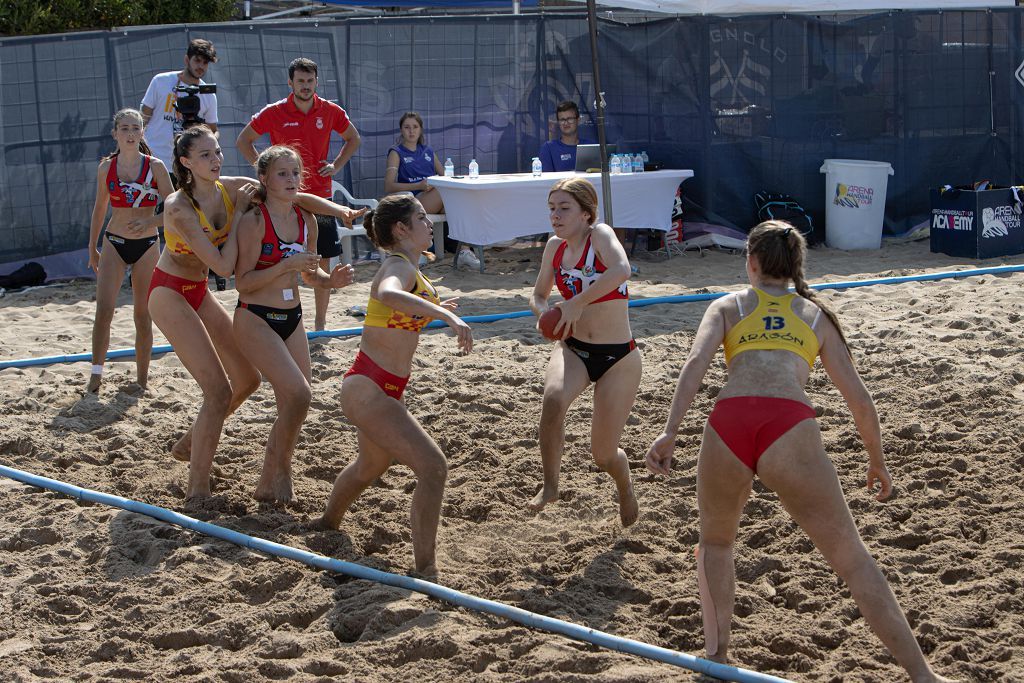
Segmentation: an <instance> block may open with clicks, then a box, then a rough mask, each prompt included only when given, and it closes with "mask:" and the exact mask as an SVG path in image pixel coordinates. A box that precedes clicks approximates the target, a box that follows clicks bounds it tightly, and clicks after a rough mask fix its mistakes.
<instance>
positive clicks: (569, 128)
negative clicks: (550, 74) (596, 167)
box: [538, 100, 594, 173]
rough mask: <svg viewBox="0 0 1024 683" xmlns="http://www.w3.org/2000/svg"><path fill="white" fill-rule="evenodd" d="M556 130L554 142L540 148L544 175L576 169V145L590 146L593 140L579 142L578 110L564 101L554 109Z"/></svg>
mask: <svg viewBox="0 0 1024 683" xmlns="http://www.w3.org/2000/svg"><path fill="white" fill-rule="evenodd" d="M555 118H556V119H557V120H558V130H559V132H560V133H561V135H560V137H559V138H558V139H556V140H548V141H547V142H545V143H544V144H543V145H541V146H540V152H539V154H538V156H539V157H540V164H541V167H542V168H543V169H544V171H545V172H546V173H551V172H552V171H572V170H575V169H576V145H592V144H594V141H593V140H581V139H580V135H579V127H580V110H579V107H577V106H576V103H575V102H570V101H568V100H566V101H565V102H562V103H561V104H559V105H558V107H557V108H556V109H555Z"/></svg>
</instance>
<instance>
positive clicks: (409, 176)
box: [384, 111, 444, 213]
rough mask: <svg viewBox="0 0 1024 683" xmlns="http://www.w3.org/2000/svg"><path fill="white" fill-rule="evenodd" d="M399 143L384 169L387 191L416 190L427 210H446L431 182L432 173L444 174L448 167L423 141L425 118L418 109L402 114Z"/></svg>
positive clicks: (390, 152)
mask: <svg viewBox="0 0 1024 683" xmlns="http://www.w3.org/2000/svg"><path fill="white" fill-rule="evenodd" d="M398 127H399V130H400V132H401V135H400V136H399V139H398V143H397V144H396V145H395V146H394V147H392V148H391V149H389V150H388V165H387V169H386V170H385V172H384V191H385V192H386V193H388V194H393V193H396V192H412V193H413V194H414V195H415V196H416V198H417V199H418V200H420V204H422V205H423V210H424V211H426V212H427V213H442V212H443V211H444V206H443V205H442V203H441V194H440V193H439V192H438V191H437V188H435V187H434V186H432V185H430V184H428V183H427V178H429V177H430V176H432V175H444V167H443V166H442V165H441V162H440V160H438V158H437V155H436V154H434V150H432V149H431V148H430V147H428V146H427V145H425V144H424V142H423V119H422V118H420V115H419V114H417V113H416V112H414V111H408V112H406V113H405V114H403V115H402V118H401V119H400V120H399V122H398Z"/></svg>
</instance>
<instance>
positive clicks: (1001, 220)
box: [981, 206, 1020, 237]
mask: <svg viewBox="0 0 1024 683" xmlns="http://www.w3.org/2000/svg"><path fill="white" fill-rule="evenodd" d="M1018 228H1020V216H1018V215H1017V214H1016V212H1014V210H1013V207H1011V206H997V207H995V208H993V207H989V206H986V207H985V208H983V209H982V210H981V236H982V237H1006V236H1007V235H1009V234H1010V231H1011V230H1017V229H1018Z"/></svg>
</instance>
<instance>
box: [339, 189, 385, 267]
mask: <svg viewBox="0 0 1024 683" xmlns="http://www.w3.org/2000/svg"><path fill="white" fill-rule="evenodd" d="M339 192H340V193H341V196H342V197H344V198H345V203H346V204H348V205H349V206H365V207H367V208H370V209H376V208H377V200H376V199H357V198H355V197H353V196H352V193H351V192H349V191H348V190H347V189H345V186H344V185H342V184H341V183H339V182H338V181H337V180H334V181H331V197H332V198H333V197H334V196H336V195H337V194H338V193H339ZM335 223H336V224H337V227H338V234H339V235H340V236H341V262H342V263H344V264H345V265H349V264H351V263H352V253H353V251H352V247H353V243H352V238H353V237H356V236H359V235H362V236H363V237H365V236H366V228H364V227H363V224H362V222H359V223H356V224H354V225H353V226H352V228H351V229H350V228H346V227H345V224H344V223H342V222H341V219H335Z"/></svg>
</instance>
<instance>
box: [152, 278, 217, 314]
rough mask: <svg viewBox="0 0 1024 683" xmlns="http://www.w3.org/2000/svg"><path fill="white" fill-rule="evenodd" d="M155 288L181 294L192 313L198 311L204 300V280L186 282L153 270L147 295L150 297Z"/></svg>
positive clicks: (183, 279)
mask: <svg viewBox="0 0 1024 683" xmlns="http://www.w3.org/2000/svg"><path fill="white" fill-rule="evenodd" d="M157 287H166V288H167V289H170V290H173V291H175V292H177V293H178V294H181V295H182V296H183V297H185V301H187V302H188V305H189V306H191V307H192V310H193V311H198V310H199V306H200V305H201V304H202V303H203V299H205V298H206V280H186V279H185V278H183V277H178V276H177V275H171V274H170V273H165V272H164V271H162V270H160V269H159V268H154V269H153V279H152V280H150V282H149V294H150V295H152V294H153V290H154V289H156V288H157Z"/></svg>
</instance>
